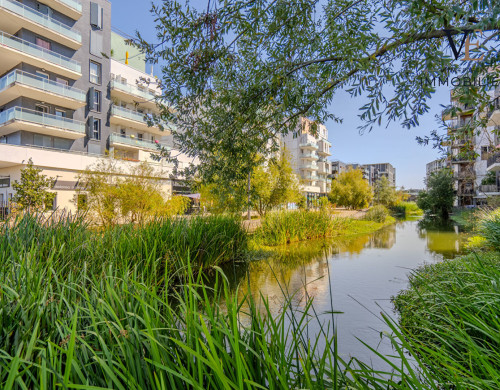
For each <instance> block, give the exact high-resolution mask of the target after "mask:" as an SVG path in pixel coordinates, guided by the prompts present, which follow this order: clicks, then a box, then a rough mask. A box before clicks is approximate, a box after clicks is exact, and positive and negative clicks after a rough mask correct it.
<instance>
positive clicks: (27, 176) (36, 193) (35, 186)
mask: <svg viewBox="0 0 500 390" xmlns="http://www.w3.org/2000/svg"><path fill="white" fill-rule="evenodd" d="M41 172H42V169H40V168H36V167H34V166H33V161H32V159H31V158H30V159H29V160H28V164H27V165H26V167H25V168H23V169H21V179H20V180H19V181H17V180H16V181H14V183H12V188H13V189H14V191H15V192H16V193H15V195H14V196H13V198H12V200H13V201H14V202H15V203H17V205H18V206H20V208H21V209H27V210H28V211H32V210H44V209H46V208H49V207H52V204H53V203H54V199H55V196H56V193H55V192H50V191H49V189H50V188H52V187H53V186H54V183H55V178H53V177H47V176H46V175H43V174H42V173H41Z"/></svg>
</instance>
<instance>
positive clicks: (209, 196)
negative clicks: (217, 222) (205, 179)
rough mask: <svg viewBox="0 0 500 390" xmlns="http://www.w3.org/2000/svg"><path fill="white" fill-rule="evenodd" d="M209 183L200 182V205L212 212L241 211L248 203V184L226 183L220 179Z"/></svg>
mask: <svg viewBox="0 0 500 390" xmlns="http://www.w3.org/2000/svg"><path fill="white" fill-rule="evenodd" d="M215 180H216V181H215V182H213V183H209V184H198V192H199V193H200V206H201V207H203V208H204V209H205V210H206V211H208V212H210V213H212V214H222V213H235V214H237V213H241V212H242V211H243V210H244V208H245V206H246V205H247V204H248V195H247V193H246V190H245V189H244V188H245V186H246V184H245V183H243V182H241V183H235V182H233V183H232V185H226V184H225V183H223V182H221V181H220V180H218V179H215Z"/></svg>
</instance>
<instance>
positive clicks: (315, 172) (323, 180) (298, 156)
mask: <svg viewBox="0 0 500 390" xmlns="http://www.w3.org/2000/svg"><path fill="white" fill-rule="evenodd" d="M313 127H314V128H315V129H316V132H315V131H314V129H313ZM282 145H283V146H284V147H285V148H286V149H287V150H288V151H289V153H290V155H291V165H292V167H293V169H294V171H295V172H296V173H297V175H298V176H299V178H300V180H301V190H302V193H303V194H304V196H306V198H307V201H308V203H313V202H314V201H315V200H317V199H318V198H319V197H320V196H325V195H326V194H328V192H330V190H331V178H330V174H331V171H332V168H331V162H330V161H328V157H329V156H331V153H330V148H331V146H332V145H331V143H330V142H329V141H328V130H327V128H326V126H324V125H322V124H316V123H315V122H313V121H311V120H309V119H307V118H301V119H300V122H299V124H298V128H297V131H295V132H293V133H290V134H288V135H286V136H285V137H283V138H282Z"/></svg>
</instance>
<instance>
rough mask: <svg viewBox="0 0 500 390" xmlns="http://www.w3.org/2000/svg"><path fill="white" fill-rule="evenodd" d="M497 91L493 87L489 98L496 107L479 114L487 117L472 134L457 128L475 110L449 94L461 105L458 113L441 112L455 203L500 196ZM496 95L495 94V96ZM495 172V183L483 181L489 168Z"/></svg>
mask: <svg viewBox="0 0 500 390" xmlns="http://www.w3.org/2000/svg"><path fill="white" fill-rule="evenodd" d="M499 92H500V91H499V90H498V89H497V90H492V91H491V92H490V93H491V96H492V99H494V100H495V102H496V107H497V109H495V110H493V111H492V112H487V113H484V114H482V115H487V116H488V123H487V127H486V128H483V129H481V131H475V132H474V134H471V135H467V136H464V135H463V134H461V133H460V129H462V128H464V127H465V126H466V125H467V124H468V123H469V122H470V121H471V120H472V117H473V115H474V114H475V111H476V110H475V109H474V108H472V107H466V106H463V105H460V103H458V102H457V101H456V100H455V99H454V98H453V93H451V99H450V100H451V105H452V106H454V107H458V108H460V110H461V111H460V112H458V113H457V114H456V115H454V116H452V115H451V114H450V110H449V109H446V110H445V111H443V116H442V118H443V120H444V121H445V122H446V123H447V126H448V135H449V138H450V140H449V142H448V145H447V147H448V158H447V161H446V163H447V165H448V166H449V167H450V168H451V169H452V172H453V177H454V179H455V190H456V195H457V197H456V206H460V207H463V206H474V205H482V204H485V203H486V201H487V199H488V198H489V197H491V196H498V195H500V189H499V188H500V187H499V184H500V182H499V180H500V179H499V174H498V172H497V169H496V167H495V154H494V149H495V145H498V143H499V142H498V136H497V135H495V132H496V131H498V126H500V109H498V107H500V104H498V103H499V102H498V95H500V93H499ZM495 96H496V97H495ZM490 170H491V171H493V172H497V173H496V183H494V184H487V185H485V184H483V181H484V179H485V178H486V176H487V174H488V171H490Z"/></svg>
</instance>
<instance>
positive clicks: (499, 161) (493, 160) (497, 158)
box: [487, 152, 500, 172]
mask: <svg viewBox="0 0 500 390" xmlns="http://www.w3.org/2000/svg"><path fill="white" fill-rule="evenodd" d="M487 167H488V168H487V170H488V171H493V172H496V171H500V152H497V153H495V154H493V155H492V156H491V157H490V158H489V159H488V163H487Z"/></svg>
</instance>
